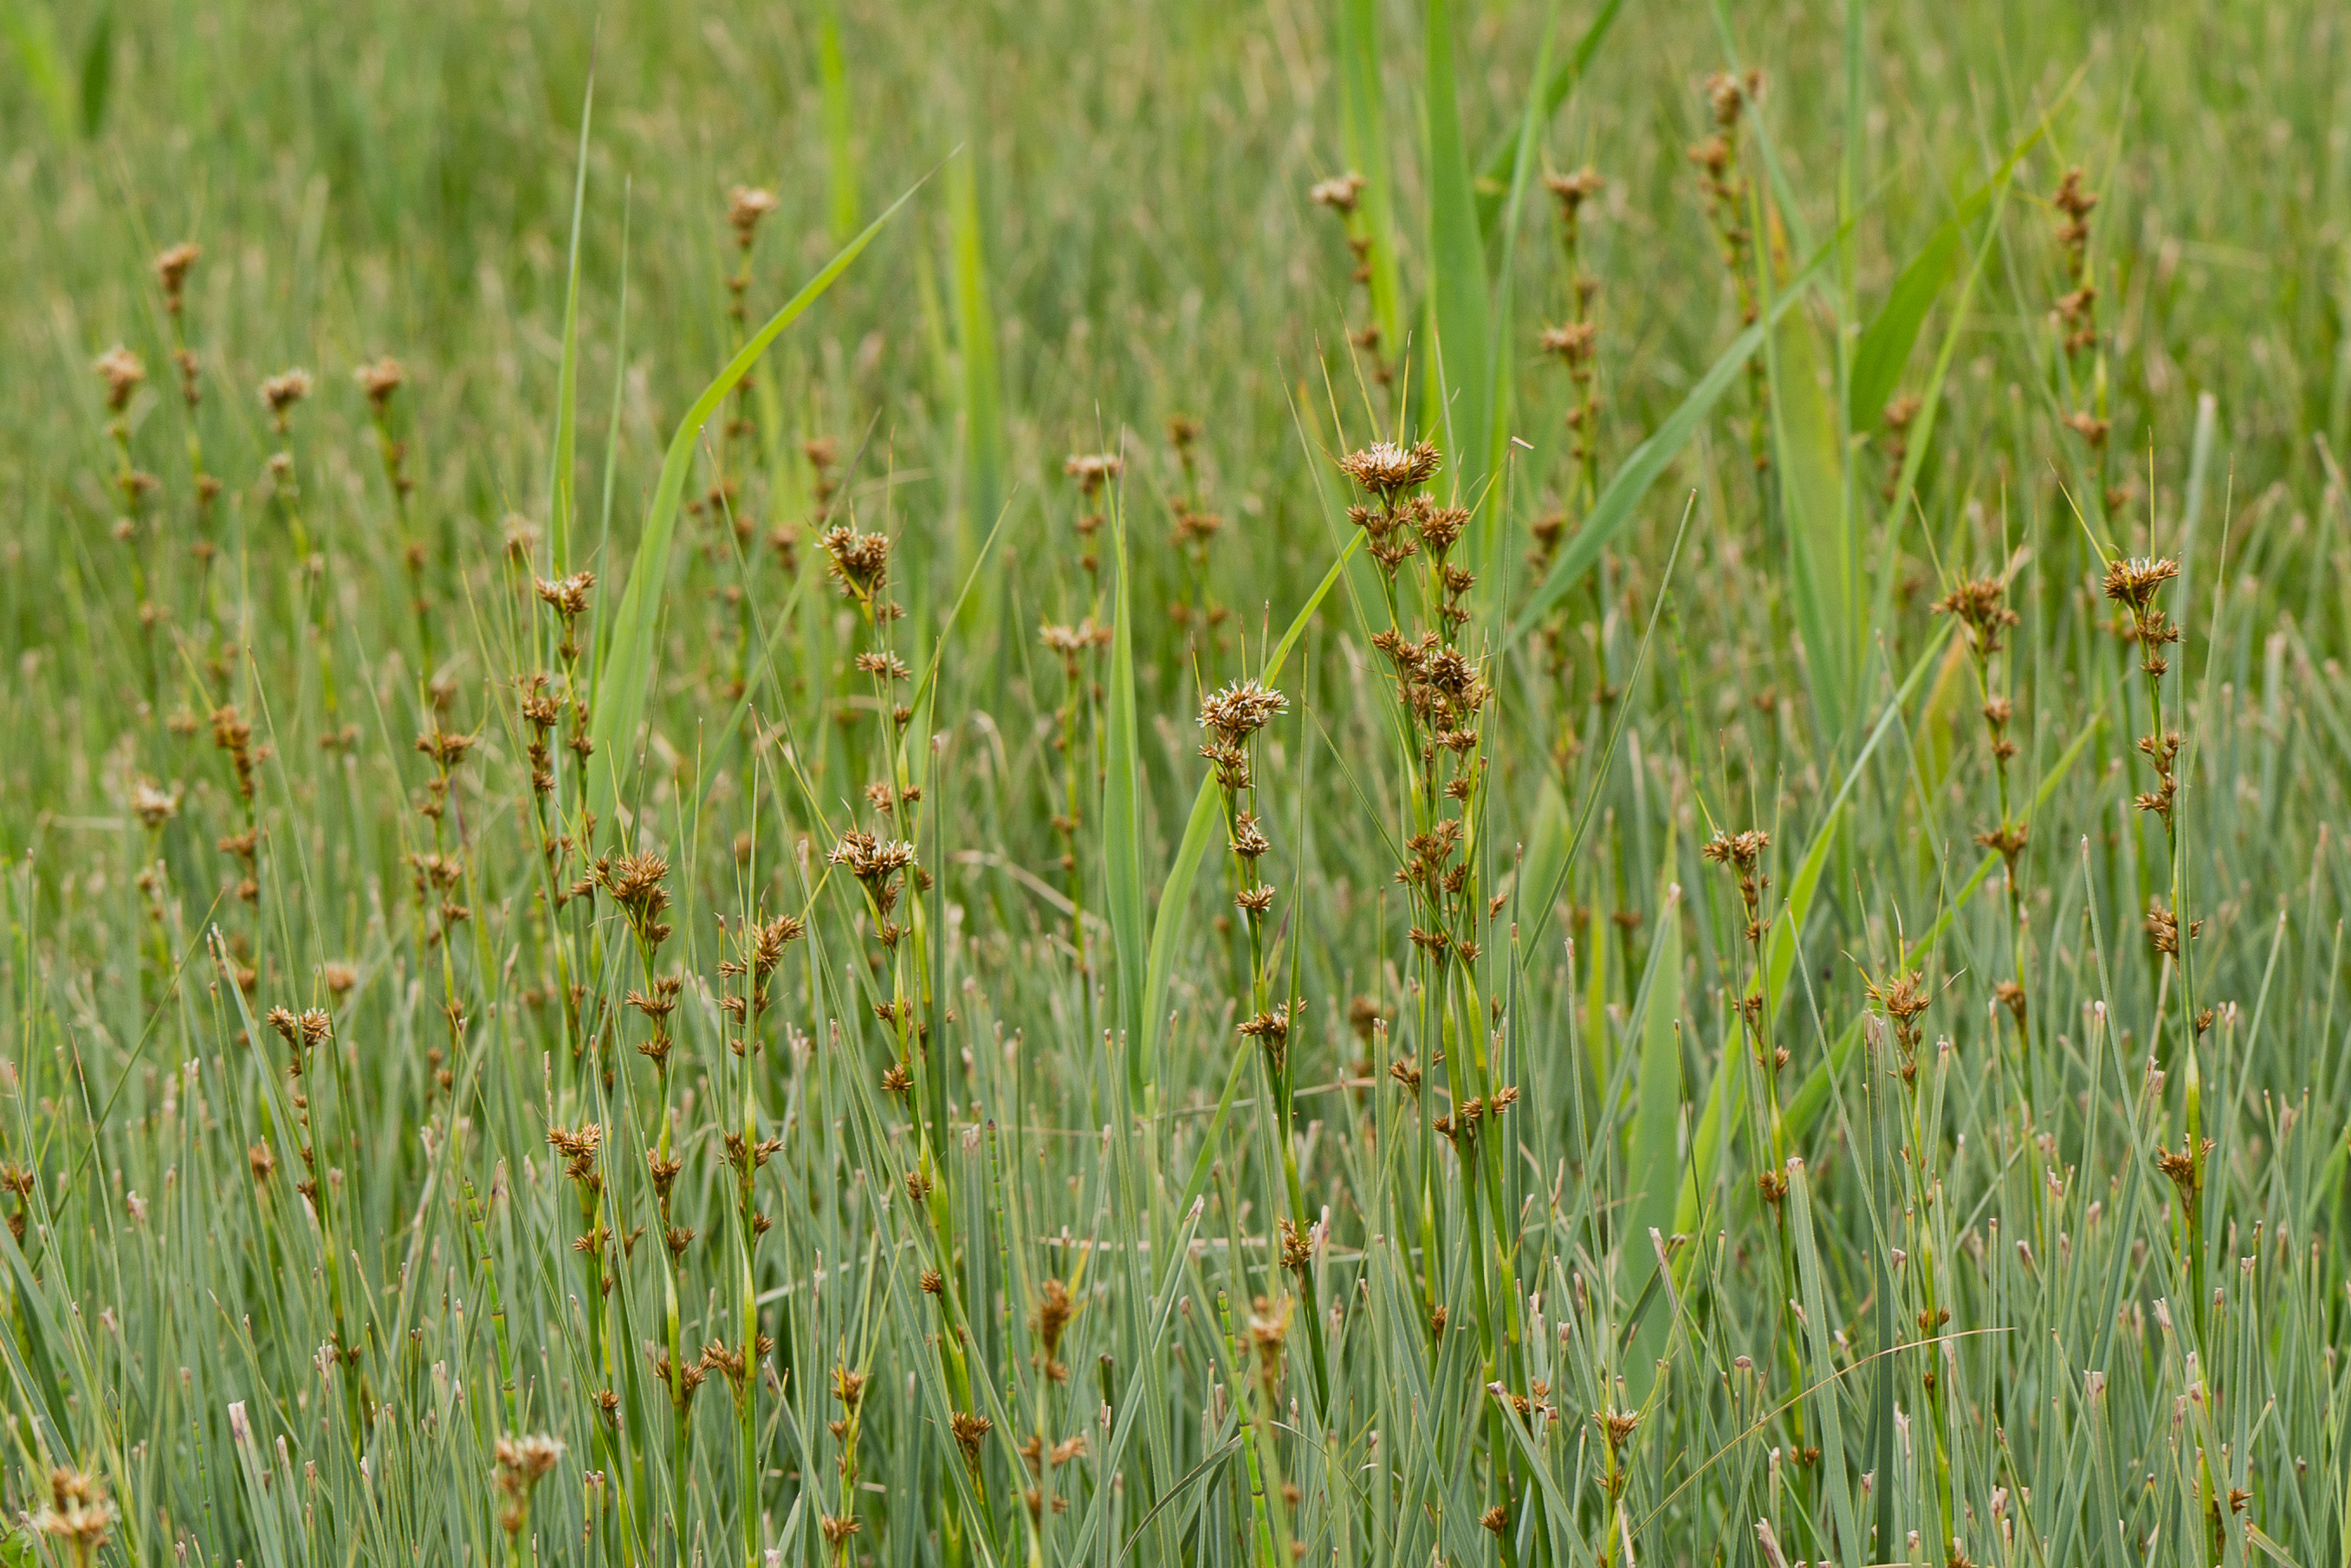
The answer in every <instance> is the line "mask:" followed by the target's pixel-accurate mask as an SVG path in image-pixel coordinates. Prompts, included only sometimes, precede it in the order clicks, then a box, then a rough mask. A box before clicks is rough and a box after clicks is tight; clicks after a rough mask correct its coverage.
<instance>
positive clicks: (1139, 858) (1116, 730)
mask: <svg viewBox="0 0 2351 1568" xmlns="http://www.w3.org/2000/svg"><path fill="white" fill-rule="evenodd" d="M1110 521H1111V543H1112V549H1113V552H1114V556H1113V559H1114V561H1115V565H1116V570H1117V586H1116V587H1115V588H1114V589H1113V601H1112V610H1111V643H1110V691H1109V702H1108V704H1107V712H1106V714H1105V718H1104V725H1103V737H1102V753H1103V755H1102V768H1103V771H1102V875H1103V880H1104V883H1106V885H1107V888H1108V895H1109V904H1110V930H1111V943H1112V946H1113V947H1114V948H1115V949H1116V951H1117V955H1118V991H1117V1007H1116V1009H1114V1010H1115V1014H1116V1017H1117V1019H1118V1028H1119V1033H1120V1039H1121V1044H1122V1046H1123V1049H1124V1051H1125V1053H1126V1060H1127V1083H1128V1086H1129V1088H1130V1090H1131V1092H1133V1093H1134V1097H1135V1099H1136V1101H1137V1103H1140V1101H1141V1099H1142V1093H1143V1073H1144V1064H1145V1063H1146V1062H1147V1061H1149V1060H1150V1059H1149V1058H1148V1057H1147V1056H1146V1055H1145V1054H1144V1030H1143V1007H1144V985H1145V983H1146V980H1147V977H1148V976H1149V974H1150V960H1149V958H1148V956H1146V953H1145V950H1144V935H1143V756H1142V747H1141V743H1140V742H1139V741H1138V739H1137V738H1136V721H1135V702H1134V630H1133V627H1134V595H1133V580H1134V570H1133V563H1132V562H1131V561H1130V560H1129V559H1128V557H1127V543H1126V509H1125V507H1123V506H1122V505H1121V504H1120V499H1119V497H1118V496H1117V495H1116V494H1115V493H1113V495H1112V497H1110ZM1187 837H1188V835H1187Z"/></svg>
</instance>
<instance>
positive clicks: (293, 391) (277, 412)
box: [261, 366, 310, 435]
mask: <svg viewBox="0 0 2351 1568" xmlns="http://www.w3.org/2000/svg"><path fill="white" fill-rule="evenodd" d="M309 395H310V372H309V371H306V370H303V369H302V368H301V367H300V366H296V367H294V368H293V369H291V370H285V371H278V372H277V374H276V375H274V376H271V377H270V378H269V379H268V380H267V381H265V382H262V383H261V401H262V402H264V403H265V404H266V405H267V406H268V409H269V417H270V419H271V421H272V422H273V423H274V428H275V429H276V430H277V434H280V435H283V434H286V418H287V414H289V413H292V412H293V410H294V405H295V404H296V403H298V402H301V401H302V400H303V399H304V398H306V397H308V396H309Z"/></svg>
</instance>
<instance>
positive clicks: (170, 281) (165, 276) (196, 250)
mask: <svg viewBox="0 0 2351 1568" xmlns="http://www.w3.org/2000/svg"><path fill="white" fill-rule="evenodd" d="M203 255H204V246H200V245H197V244H195V243H194V242H193V241H192V240H182V241H181V242H180V243H179V244H177V245H175V246H172V247H171V248H170V249H169V250H166V251H164V252H162V254H161V255H159V256H156V257H155V261H154V267H155V281H156V282H158V283H160V284H162V286H163V294H164V298H165V299H166V301H167V302H168V303H169V304H170V305H171V307H172V313H173V314H174V315H176V314H178V313H179V308H180V291H181V290H182V289H183V288H185V287H187V283H188V273H189V270H190V269H191V268H193V267H194V266H195V265H196V262H197V260H198V258H199V257H201V256H203Z"/></svg>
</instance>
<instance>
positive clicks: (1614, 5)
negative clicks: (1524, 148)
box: [1478, 0, 1625, 235]
mask: <svg viewBox="0 0 2351 1568" xmlns="http://www.w3.org/2000/svg"><path fill="white" fill-rule="evenodd" d="M1624 8H1625V0H1605V3H1604V4H1603V5H1601V7H1600V9H1599V10H1598V11H1597V12H1595V13H1594V14H1593V18H1592V20H1591V21H1590V22H1589V23H1587V24H1586V25H1585V26H1584V29H1583V37H1580V38H1578V39H1576V41H1575V48H1574V49H1573V52H1571V53H1570V54H1569V55H1568V57H1567V58H1565V59H1563V60H1562V61H1560V63H1559V64H1558V65H1556V66H1552V67H1551V68H1549V69H1547V70H1545V69H1538V70H1537V71H1536V73H1535V81H1536V83H1537V86H1538V89H1539V96H1538V99H1537V101H1539V102H1540V103H1541V116H1540V120H1541V123H1542V124H1546V125H1548V124H1549V123H1550V122H1551V118H1552V115H1554V114H1557V113H1558V112H1559V110H1560V106H1561V105H1562V104H1563V103H1565V102H1566V101H1567V100H1568V99H1569V98H1570V97H1572V96H1573V94H1574V92H1575V84H1576V83H1578V82H1580V81H1582V80H1583V75H1584V72H1586V71H1587V70H1589V69H1591V68H1592V57H1593V56H1594V55H1596V54H1598V53H1599V52H1600V44H1601V40H1602V39H1604V38H1605V37H1607V36H1608V29H1609V28H1610V27H1611V26H1614V25H1615V21H1616V14H1617V13H1618V12H1619V11H1622V10H1623V9H1624ZM1556 19H1557V14H1556V13H1554V16H1553V20H1554V22H1555V21H1556ZM1517 156H1518V138H1517V137H1516V136H1515V135H1504V136H1499V137H1497V138H1495V140H1494V141H1493V143H1492V145H1490V146H1489V147H1488V148H1487V150H1486V156H1485V159H1484V161H1483V162H1480V163H1479V165H1478V224H1479V229H1480V230H1481V231H1482V232H1484V233H1486V234H1489V235H1490V234H1491V233H1493V231H1494V225H1495V223H1496V221H1497V220H1498V219H1499V217H1500V215H1501V209H1502V198H1503V194H1504V193H1505V191H1506V190H1507V189H1508V185H1509V181H1510V165H1511V163H1512V162H1514V161H1515V160H1516V158H1517Z"/></svg>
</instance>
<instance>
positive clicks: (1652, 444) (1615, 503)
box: [1502, 249, 1831, 647]
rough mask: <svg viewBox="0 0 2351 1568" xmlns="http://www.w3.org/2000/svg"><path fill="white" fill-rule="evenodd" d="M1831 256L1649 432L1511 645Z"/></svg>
mask: <svg viewBox="0 0 2351 1568" xmlns="http://www.w3.org/2000/svg"><path fill="white" fill-rule="evenodd" d="M1830 254H1831V253H1830V252H1829V251H1828V250H1825V249H1824V250H1822V251H1819V252H1816V253H1815V254H1814V255H1813V258H1812V259H1811V260H1810V261H1807V262H1806V263H1805V264H1804V266H1803V268H1802V271H1800V272H1798V273H1797V274H1796V276H1795V277H1793V278H1792V279H1791V280H1790V282H1789V286H1788V289H1787V291H1786V292H1785V293H1783V294H1782V295H1781V296H1780V298H1778V299H1777V300H1775V301H1774V302H1773V303H1772V306H1771V309H1770V310H1769V311H1768V312H1766V313H1765V315H1764V318H1763V319H1761V320H1760V321H1758V322H1756V323H1755V325H1753V326H1751V327H1750V328H1748V329H1746V330H1745V331H1743V332H1741V333H1740V334H1739V336H1738V337H1736V338H1734V339H1732V340H1731V342H1730V347H1729V348H1728V349H1725V350H1723V351H1722V357H1721V358H1720V359H1719V360H1717V361H1715V362H1714V364H1713V365H1712V366H1711V367H1710V368H1708V371H1707V372H1706V374H1705V375H1704V376H1702V377H1700V378H1699V379H1698V385H1696V386H1694V387H1692V388H1691V389H1690V390H1689V393H1688V395H1687V396H1686V397H1684V398H1683V399H1682V401H1681V404H1680V406H1678V407H1677V408H1676V409H1675V410H1674V412H1673V413H1669V414H1667V416H1666V419H1665V423H1662V424H1660V425H1658V426H1657V428H1656V430H1654V431H1651V432H1650V433H1649V436H1648V439H1646V440H1645V441H1643V442H1642V443H1641V444H1640V445H1638V446H1636V447H1635V448H1633V451H1632V453H1631V455H1628V456H1627V457H1626V458H1625V463H1624V465H1623V466H1622V467H1620V468H1618V469H1617V470H1616V472H1615V474H1614V476H1613V477H1611V478H1610V479H1609V481H1608V484H1607V486H1606V487H1605V488H1604V489H1603V490H1602V491H1601V492H1600V498H1599V499H1598V500H1597V501H1595V502H1593V506H1592V510H1591V512H1590V513H1589V514H1588V515H1586V517H1584V519H1583V526H1582V527H1580V528H1577V529H1576V530H1575V537H1574V538H1572V539H1570V540H1568V541H1567V545H1566V547H1565V548H1564V549H1562V550H1561V551H1560V552H1559V556H1558V558H1557V559H1555V560H1553V561H1552V567H1551V570H1549V571H1548V572H1545V573H1544V574H1543V580H1542V581H1541V582H1540V583H1538V584H1536V586H1535V591H1534V592H1533V593H1532V594H1531V595H1530V596H1529V597H1528V600H1527V602H1526V606H1525V608H1523V609H1521V610H1520V612H1519V618H1518V619H1517V620H1516V621H1513V622H1510V631H1509V632H1507V633H1506V634H1505V635H1504V636H1503V639H1502V643H1503V645H1504V646H1505V647H1508V646H1509V645H1510V644H1511V643H1516V642H1517V641H1518V640H1519V639H1520V638H1521V637H1523V636H1525V635H1526V634H1527V632H1529V631H1531V630H1532V629H1533V628H1534V627H1535V626H1536V625H1537V624H1538V623H1539V622H1541V620H1542V618H1543V616H1544V615H1545V614H1546V613H1547V612H1549V611H1550V609H1551V607H1552V605H1554V604H1556V603H1558V602H1559V601H1560V600H1561V598H1562V597H1563V596H1564V595H1565V594H1566V593H1567V591H1568V590H1570V589H1572V588H1573V587H1574V586H1575V585H1576V583H1577V582H1578V581H1579V580H1581V579H1582V578H1583V574H1584V573H1585V572H1587V571H1589V570H1592V567H1593V563H1595V562H1596V561H1598V560H1599V559H1600V552H1601V551H1602V550H1604V549H1607V548H1608V545H1609V543H1610V542H1611V541H1612V540H1614V538H1615V537H1616V536H1617V535H1618V534H1620V533H1622V532H1623V531H1624V530H1625V525H1627V524H1628V523H1630V522H1631V521H1632V520H1633V514H1634V508H1635V507H1638V506H1639V505H1640V504H1641V497H1644V496H1646V495H1647V494H1648V491H1649V486H1652V485H1654V484H1656V482H1657V479H1658V477H1659V476H1661V475H1663V474H1664V473H1665V471H1666V467H1667V465H1668V464H1670V463H1672V462H1673V460H1674V459H1675V458H1676V457H1677V456H1678V455H1680V453H1681V449H1682V448H1683V447H1684V446H1687V444H1689V439H1690V437H1691V436H1693V435H1695V434H1698V426H1699V425H1701V424H1703V423H1706V416H1707V415H1708V414H1709V413H1713V412H1714V405H1715V404H1716V403H1718V402H1721V401H1722V394H1723V393H1724V392H1728V391H1729V389H1730V383H1731V382H1734V381H1736V380H1737V379H1738V378H1739V373H1740V371H1742V370H1744V369H1745V368H1746V365H1747V361H1749V360H1750V359H1751V358H1753V357H1754V354H1755V351H1756V350H1758V349H1760V348H1761V347H1762V346H1763V340H1764V337H1765V335H1766V334H1767V333H1769V332H1770V331H1771V329H1772V328H1773V327H1775V326H1777V325H1778V324H1779V321H1780V318H1781V316H1782V314H1783V313H1784V312H1785V311H1786V310H1787V309H1788V308H1789V307H1790V306H1791V305H1792V303H1793V302H1794V301H1795V299H1796V298H1797V296H1798V294H1799V293H1800V292H1801V286H1802V284H1803V283H1804V281H1805V280H1806V279H1807V278H1809V277H1811V276H1812V275H1813V272H1815V271H1816V270H1817V269H1818V268H1819V267H1821V265H1822V264H1823V262H1825V261H1826V260H1827V259H1828V257H1829V256H1830Z"/></svg>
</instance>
